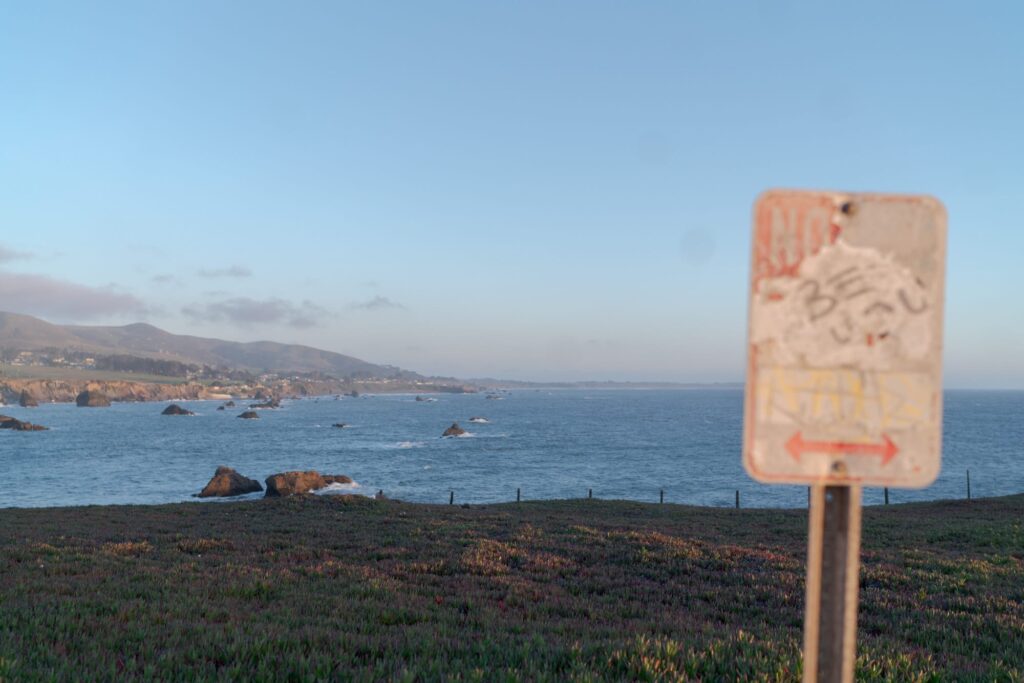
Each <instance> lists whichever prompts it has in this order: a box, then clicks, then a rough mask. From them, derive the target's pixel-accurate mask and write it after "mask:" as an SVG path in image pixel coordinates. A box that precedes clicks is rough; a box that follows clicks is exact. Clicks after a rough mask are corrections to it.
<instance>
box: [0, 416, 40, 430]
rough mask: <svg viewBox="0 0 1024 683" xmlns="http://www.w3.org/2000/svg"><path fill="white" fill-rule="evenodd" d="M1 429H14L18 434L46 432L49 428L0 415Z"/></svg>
mask: <svg viewBox="0 0 1024 683" xmlns="http://www.w3.org/2000/svg"><path fill="white" fill-rule="evenodd" d="M0 429H13V430H14V431H16V432H45V431H46V430H47V429H49V427H44V426H42V425H35V424H32V423H31V422H23V421H21V420H19V419H17V418H14V417H8V416H7V415H0Z"/></svg>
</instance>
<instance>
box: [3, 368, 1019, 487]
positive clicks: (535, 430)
mask: <svg viewBox="0 0 1024 683" xmlns="http://www.w3.org/2000/svg"><path fill="white" fill-rule="evenodd" d="M430 399H431V400H427V401H416V400H415V397H414V396H413V395H394V394H391V395H373V396H361V397H358V398H351V397H347V396H346V397H343V398H342V399H341V400H335V399H334V398H333V397H320V398H307V399H302V400H290V401H289V400H286V401H284V402H283V403H282V407H281V408H279V409H277V410H261V411H259V414H260V419H258V420H242V419H238V418H237V415H238V414H239V413H240V412H242V410H243V409H244V406H245V405H247V404H248V403H250V402H251V401H236V403H237V404H238V406H237V407H236V408H229V409H227V410H224V411H218V410H217V406H219V405H221V402H220V401H181V402H179V404H180V405H182V406H183V407H185V408H188V409H190V410H192V411H195V412H196V415H195V416H187V417H186V416H164V415H161V414H160V413H161V411H162V410H163V409H164V408H165V407H166V405H167V404H165V403H115V404H114V405H113V406H111V407H110V408H78V407H76V406H75V405H73V404H45V405H42V406H40V407H38V408H20V407H18V406H4V407H3V408H0V412H2V413H3V414H5V415H10V416H12V417H16V418H18V419H21V420H29V421H31V422H35V423H38V424H42V425H45V426H47V427H49V428H50V431H46V432H13V431H10V430H0V481H2V482H3V483H4V490H3V493H2V494H0V507H39V506H64V505H106V504H128V503H133V504H134V503H146V504H148V503H173V502H182V501H190V500H196V499H195V498H193V497H192V496H193V494H195V493H198V492H199V491H200V490H201V489H202V488H203V486H205V484H206V483H207V481H208V480H209V479H210V477H211V476H212V475H213V472H214V470H215V469H216V468H217V466H219V465H228V466H230V467H233V468H235V469H236V470H238V471H239V472H240V473H241V474H244V475H246V476H249V477H252V478H254V479H258V480H260V481H261V482H262V480H263V479H264V478H266V477H267V476H269V475H270V474H273V473H275V472H283V471H286V470H294V469H301V470H307V469H314V470H318V471H320V472H322V473H328V474H347V475H349V476H350V477H352V478H353V479H354V480H355V482H356V483H355V484H353V485H352V486H350V487H335V490H334V491H329V492H327V493H331V492H347V493H358V494H364V495H373V494H375V493H376V492H377V491H378V490H382V491H383V492H384V493H385V495H387V496H388V497H391V498H398V499H401V500H407V501H415V502H424V503H447V502H448V501H449V497H450V495H452V493H454V498H455V502H456V503H457V504H461V503H470V504H483V503H495V502H505V501H512V500H515V498H516V490H517V489H519V490H520V492H521V495H522V498H523V500H531V499H553V498H582V497H586V496H587V495H588V492H589V491H591V490H592V491H593V496H594V497H595V498H614V499H628V500H636V501H646V502H657V501H658V500H659V495H660V491H662V490H663V491H664V496H665V502H669V503H684V504H691V505H708V506H731V505H733V504H734V500H735V492H736V491H737V490H738V491H739V494H740V502H741V506H743V507H804V506H806V503H807V490H806V488H805V487H801V486H766V485H762V484H758V483H756V482H754V481H753V480H751V479H750V478H749V477H748V476H747V474H746V473H745V472H744V470H743V467H742V464H741V462H740V446H741V441H742V427H743V425H742V422H743V416H742V411H743V392H742V390H741V389H738V388H720V389H716V388H710V389H709V388H700V389H672V390H667V389H666V390H621V389H615V390H581V389H572V390H516V391H509V392H503V393H502V394H501V399H500V400H493V399H488V398H486V396H485V395H484V394H463V395H449V394H444V395H437V396H431V397H430ZM472 417H483V418H486V419H487V420H488V421H487V422H486V423H477V422H470V418H472ZM455 421H457V422H458V423H459V424H460V425H461V426H462V427H463V428H465V429H466V430H468V434H467V435H465V436H462V437H457V438H440V435H441V433H442V432H443V431H444V430H445V428H446V427H448V426H449V425H450V424H451V423H452V422H455ZM338 422H342V423H346V424H347V425H348V426H347V427H346V428H344V429H340V428H337V427H333V426H332V425H333V424H334V423H338ZM968 470H970V480H971V493H972V495H973V496H975V497H981V496H998V495H1004V494H1010V493H1020V492H1024V391H947V392H946V395H945V416H944V444H943V453H942V472H941V474H940V475H939V478H938V480H937V481H936V482H935V483H934V484H932V485H931V486H929V487H928V488H925V489H920V490H907V489H891V490H890V501H891V502H893V503H900V502H908V501H922V500H935V499H948V498H964V497H966V477H967V471H968ZM259 495H262V494H254V495H250V496H243V497H240V498H235V499H227V500H238V499H247V498H253V497H258V496H259ZM882 499H883V494H882V491H881V490H880V489H866V490H865V493H864V502H865V504H868V505H874V504H881V503H882ZM212 502H224V501H212Z"/></svg>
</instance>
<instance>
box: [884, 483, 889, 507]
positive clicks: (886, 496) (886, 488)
mask: <svg viewBox="0 0 1024 683" xmlns="http://www.w3.org/2000/svg"><path fill="white" fill-rule="evenodd" d="M885 504H886V505H888V504H889V487H888V486H886V487H885Z"/></svg>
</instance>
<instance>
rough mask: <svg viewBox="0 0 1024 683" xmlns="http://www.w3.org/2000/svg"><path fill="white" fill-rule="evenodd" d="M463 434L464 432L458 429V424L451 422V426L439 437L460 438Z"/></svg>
mask: <svg viewBox="0 0 1024 683" xmlns="http://www.w3.org/2000/svg"><path fill="white" fill-rule="evenodd" d="M465 433H466V430H465V429H463V428H462V427H460V426H459V423H458V422H452V426H451V427H449V428H448V429H446V430H444V434H442V435H441V436H442V437H445V436H462V435H463V434H465Z"/></svg>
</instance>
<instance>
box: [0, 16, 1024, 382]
mask: <svg viewBox="0 0 1024 683" xmlns="http://www.w3.org/2000/svg"><path fill="white" fill-rule="evenodd" d="M1021 7H1024V6H1019V5H1017V4H1015V3H1010V2H1005V3H972V4H967V3H961V4H953V3H861V4H858V5H857V6H856V7H855V8H854V7H853V6H849V5H840V4H839V3H814V4H800V3H710V2H702V3H696V2H690V3H687V2H663V3H661V2H648V3H645V2H638V3H621V2H561V3H541V2H535V3H477V2H458V3H456V2H431V3H414V2H407V3H399V2H395V3H358V4H357V3H341V2H325V3H314V2H303V3H254V2H219V3H201V2H174V3H172V2H162V3H156V2H154V3H129V2H124V3H88V4H87V3H77V2H68V3H51V2H32V3H21V4H20V6H14V5H13V4H6V5H5V6H4V7H3V8H0V98H2V102H3V106H2V107H0V285H2V289H3V290H4V295H3V305H2V306H0V308H4V309H9V310H15V311H19V312H25V313H32V314H36V315H40V316H41V317H44V318H46V319H48V320H53V321H56V322H84V323H97V324H99V323H103V324H107V323H113V324H120V323H124V322H132V321H135V320H147V321H149V322H152V323H154V324H156V325H159V326H161V327H164V328H165V329H168V330H170V331H173V332H179V333H189V334H199V335H209V336H220V337H224V338H229V339H238V340H253V339H274V340H279V341H289V342H301V343H307V344H312V345H315V346H320V347H323V348H329V349H332V350H336V351H340V352H343V353H349V354H352V355H356V356H359V357H362V358H365V359H367V360H370V361H375V362H383V363H393V364H396V365H401V366H403V367H408V368H411V369H415V370H418V371H420V372H425V373H430V374H445V375H457V376H463V377H473V376H476V377H480V376H495V377H509V378H520V379H638V380H681V381H738V380H742V373H743V363H744V344H745V334H746V330H745V324H746V306H747V302H746V291H747V279H748V265H749V264H748V253H749V233H750V208H751V204H752V202H753V200H754V198H755V197H756V196H757V194H758V193H759V192H760V191H762V190H764V189H766V188H768V187H808V188H829V189H843V190H873V191H886V192H911V193H913V192H921V193H929V194H933V195H935V196H937V197H939V198H940V199H941V200H942V201H943V202H944V203H945V204H946V207H947V209H948V212H949V221H950V232H949V258H948V268H949V270H948V279H947V314H946V315H947V326H946V359H945V366H946V383H947V385H949V386H955V387H1024V353H1021V351H1020V349H1022V348H1024V303H1021V301H1020V299H1019V297H1020V295H1021V294H1022V293H1024V268H1021V266H1020V265H1019V264H1020V259H1021V254H1024V230H1022V228H1024V226H1022V225H1021V223H1022V219H1021V210H1020V207H1019V203H1020V201H1021V199H1022V196H1024V173H1022V171H1021V161H1020V160H1021V159H1022V158H1024V129H1022V124H1021V122H1022V121H1024V87H1022V86H1024V82H1022V81H1024V41H1021V40H1020V39H1019V27H1020V26H1021V25H1022V20H1024V16H1022V15H1024V9H1021Z"/></svg>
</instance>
